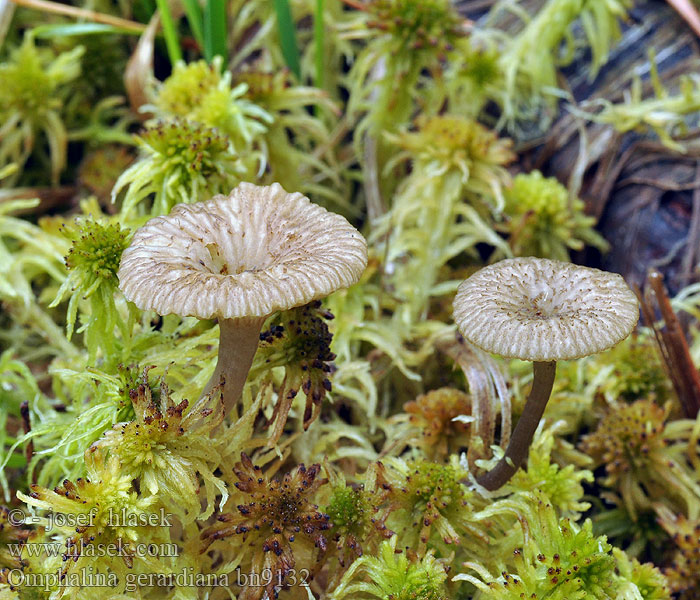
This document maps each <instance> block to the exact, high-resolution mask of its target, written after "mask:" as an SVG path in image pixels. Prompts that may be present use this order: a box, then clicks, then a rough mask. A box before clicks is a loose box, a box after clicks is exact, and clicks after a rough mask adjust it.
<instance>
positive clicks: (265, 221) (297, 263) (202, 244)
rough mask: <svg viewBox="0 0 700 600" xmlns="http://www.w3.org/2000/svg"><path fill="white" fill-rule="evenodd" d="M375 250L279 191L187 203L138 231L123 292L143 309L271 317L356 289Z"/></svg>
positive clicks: (331, 217)
mask: <svg viewBox="0 0 700 600" xmlns="http://www.w3.org/2000/svg"><path fill="white" fill-rule="evenodd" d="M366 266H367V243H366V241H365V239H364V238H363V237H362V234H360V232H359V231H357V230H356V229H355V228H354V227H353V226H352V225H350V223H348V221H347V220H346V219H345V218H344V217H342V216H340V215H337V214H334V213H331V212H329V211H327V210H326V209H325V208H322V207H321V206H318V205H316V204H313V203H312V202H311V201H310V200H309V199H308V198H306V197H305V196H303V195H302V194H299V193H295V194H288V193H287V192H285V191H284V189H282V187H281V186H280V185H279V184H277V183H275V184H273V185H271V186H266V187H263V186H257V185H253V184H251V183H242V184H240V185H239V186H238V187H237V188H236V189H234V190H233V191H232V192H231V194H230V195H229V196H223V195H219V196H215V197H214V198H213V199H212V200H209V201H207V202H200V203H196V204H180V205H178V206H175V207H174V208H173V210H172V211H171V212H170V214H169V215H167V216H163V217H155V218H153V219H151V220H150V221H148V222H147V223H146V224H145V225H144V226H143V227H142V228H140V229H139V230H138V231H137V232H136V233H135V234H134V237H133V239H132V242H131V245H130V246H129V247H128V248H127V249H126V250H125V251H124V253H123V254H122V259H121V264H120V266H119V272H118V277H119V287H120V288H121V290H122V291H123V292H124V294H125V296H126V297H127V299H129V300H131V301H132V302H134V304H136V306H138V307H139V308H141V309H142V310H154V311H155V312H157V313H158V314H161V315H167V314H170V313H174V314H177V315H180V316H195V317H199V318H201V319H210V318H214V317H222V318H226V319H230V318H238V317H265V316H267V315H270V314H272V313H273V312H275V311H278V310H285V309H288V308H292V307H295V306H300V305H303V304H306V303H308V302H311V301H312V300H316V299H318V298H323V297H324V296H327V295H328V294H330V293H331V292H333V291H335V290H337V289H340V288H344V287H348V286H350V285H352V284H354V283H356V282H357V281H358V279H359V278H360V276H361V275H362V272H363V271H364V269H365V267H366Z"/></svg>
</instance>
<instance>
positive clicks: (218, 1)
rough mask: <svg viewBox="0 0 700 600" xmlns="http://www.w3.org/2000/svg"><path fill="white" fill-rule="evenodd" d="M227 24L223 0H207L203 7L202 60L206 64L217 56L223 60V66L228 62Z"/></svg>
mask: <svg viewBox="0 0 700 600" xmlns="http://www.w3.org/2000/svg"><path fill="white" fill-rule="evenodd" d="M227 22H228V21H227V18H226V2H225V0H207V3H206V4H205V6H204V58H206V59H207V62H211V61H212V60H213V58H214V57H215V56H217V55H218V56H221V57H222V58H223V59H224V64H225V63H226V62H227V61H228V50H227V44H226V26H227Z"/></svg>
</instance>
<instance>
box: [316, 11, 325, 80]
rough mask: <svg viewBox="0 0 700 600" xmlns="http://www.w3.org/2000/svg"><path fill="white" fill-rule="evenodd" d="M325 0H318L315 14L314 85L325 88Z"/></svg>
mask: <svg viewBox="0 0 700 600" xmlns="http://www.w3.org/2000/svg"><path fill="white" fill-rule="evenodd" d="M324 8H325V0H316V14H315V15H314V63H315V67H316V81H315V82H314V85H315V86H316V87H317V88H319V89H323V71H324V68H323V50H324V48H323V46H324V44H323V41H324V40H323V10H324Z"/></svg>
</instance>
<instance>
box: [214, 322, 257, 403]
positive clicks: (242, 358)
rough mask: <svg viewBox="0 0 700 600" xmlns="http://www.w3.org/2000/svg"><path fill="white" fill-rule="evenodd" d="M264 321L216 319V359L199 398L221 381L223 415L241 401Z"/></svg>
mask: <svg viewBox="0 0 700 600" xmlns="http://www.w3.org/2000/svg"><path fill="white" fill-rule="evenodd" d="M264 322H265V318H264V317H263V318H257V317H256V318H239V319H219V358H218V361H217V363H216V368H215V369H214V374H213V375H212V376H211V378H210V379H209V381H208V382H207V385H206V386H204V390H203V391H202V395H205V394H208V393H209V392H210V391H211V390H212V388H213V387H214V386H216V385H219V382H220V381H221V377H222V376H223V378H224V388H223V399H224V410H225V411H226V413H228V412H229V411H231V409H232V408H233V407H234V406H235V404H236V402H237V401H238V399H239V398H240V397H241V392H242V391H243V386H244V385H245V380H246V378H247V377H248V371H250V366H251V365H252V364H253V357H254V356H255V351H256V350H257V349H258V342H259V341H260V329H261V328H262V325H263V323H264Z"/></svg>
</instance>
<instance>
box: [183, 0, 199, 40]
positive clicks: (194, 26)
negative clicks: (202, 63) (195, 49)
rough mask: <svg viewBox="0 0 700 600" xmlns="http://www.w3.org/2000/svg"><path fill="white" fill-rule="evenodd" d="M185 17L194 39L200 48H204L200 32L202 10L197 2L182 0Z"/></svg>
mask: <svg viewBox="0 0 700 600" xmlns="http://www.w3.org/2000/svg"><path fill="white" fill-rule="evenodd" d="M182 4H183V6H184V7H185V14H186V15H187V22H188V23H189V25H190V30H191V31H192V35H193V36H194V39H195V40H197V43H198V44H199V46H200V48H204V32H203V30H202V9H201V8H200V6H199V2H197V0H182Z"/></svg>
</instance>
